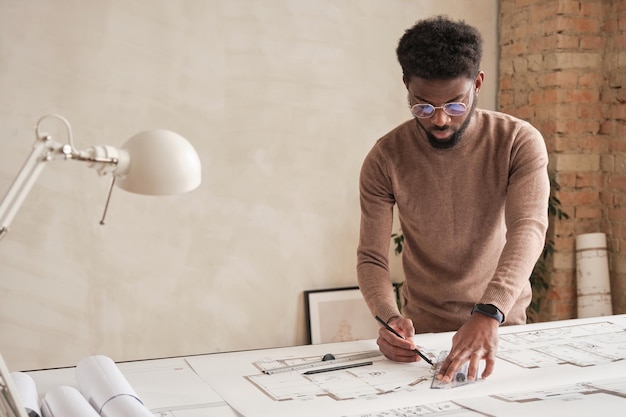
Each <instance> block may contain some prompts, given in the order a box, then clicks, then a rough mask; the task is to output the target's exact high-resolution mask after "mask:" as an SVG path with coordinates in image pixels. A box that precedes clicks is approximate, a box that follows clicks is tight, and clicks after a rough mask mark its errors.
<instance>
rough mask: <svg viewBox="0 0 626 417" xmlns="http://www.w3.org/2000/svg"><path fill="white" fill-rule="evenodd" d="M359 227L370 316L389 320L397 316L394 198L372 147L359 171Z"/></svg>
mask: <svg viewBox="0 0 626 417" xmlns="http://www.w3.org/2000/svg"><path fill="white" fill-rule="evenodd" d="M359 191H360V204H361V226H360V237H359V245H358V249H357V277H358V282H359V287H360V288H361V293H362V294H363V297H364V299H365V301H366V303H367V305H368V307H369V309H370V311H371V312H372V314H373V315H378V316H380V317H381V318H382V319H383V320H385V321H388V320H389V319H390V318H391V317H393V316H397V315H399V314H400V312H399V310H398V306H397V304H396V299H395V295H394V291H393V285H392V283H391V276H390V273H389V246H390V242H391V233H392V230H391V229H392V223H393V206H394V204H395V199H394V196H393V191H392V185H391V181H390V178H389V176H388V175H387V172H386V169H385V165H384V158H383V157H382V156H381V154H380V152H379V151H378V149H377V147H376V146H375V147H374V148H373V149H372V150H371V151H370V153H369V154H368V155H367V157H366V159H365V161H364V163H363V166H362V168H361V174H360V180H359Z"/></svg>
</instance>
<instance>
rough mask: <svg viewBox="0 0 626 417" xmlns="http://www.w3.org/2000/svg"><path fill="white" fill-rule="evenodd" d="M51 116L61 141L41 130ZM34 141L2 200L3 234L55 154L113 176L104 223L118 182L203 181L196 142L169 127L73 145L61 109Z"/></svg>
mask: <svg viewBox="0 0 626 417" xmlns="http://www.w3.org/2000/svg"><path fill="white" fill-rule="evenodd" d="M49 118H53V119H57V120H60V121H61V122H62V123H63V124H64V125H65V129H66V131H67V143H65V144H62V143H59V142H57V141H56V140H54V139H53V138H52V137H51V136H49V135H47V134H45V133H41V132H40V126H41V123H42V122H43V121H44V120H46V119H49ZM35 134H36V139H35V144H34V145H33V149H32V151H31V153H30V155H29V157H28V159H26V162H24V165H23V166H22V168H21V170H20V171H19V173H18V175H17V177H16V178H15V180H14V181H13V183H12V184H11V187H10V188H9V190H8V191H7V193H6V195H5V196H4V198H3V200H2V203H0V239H2V238H3V237H4V236H5V235H6V234H7V232H8V230H9V226H10V224H11V221H12V220H13V218H14V217H15V214H16V213H17V211H18V210H19V208H20V207H21V205H22V203H23V202H24V199H25V198H26V195H27V194H28V192H29V191H30V189H31V188H32V186H33V185H34V183H35V181H36V180H37V177H38V176H39V174H41V171H42V170H43V167H44V166H45V164H46V163H47V162H49V161H51V160H56V159H64V160H68V159H72V160H75V161H82V162H85V163H87V165H88V166H89V167H91V168H93V169H95V170H96V171H97V172H98V173H99V174H100V175H107V174H110V175H111V178H112V179H111V187H110V189H109V193H108V196H107V200H106V205H105V209H104V213H103V215H102V219H101V220H100V224H104V217H105V216H106V211H107V208H108V205H109V201H110V198H111V193H112V191H113V186H114V185H117V186H118V187H120V188H122V189H123V190H126V191H130V192H133V193H138V194H148V195H170V194H181V193H185V192H188V191H191V190H193V189H195V188H197V187H198V186H199V185H200V182H201V167H200V158H199V157H198V154H197V153H196V151H195V149H194V148H193V146H191V144H190V143H189V142H188V141H187V140H186V139H185V138H183V137H182V136H180V135H178V134H177V133H174V132H171V131H169V130H164V129H155V130H148V131H144V132H141V133H138V134H137V135H135V136H133V137H131V138H130V139H129V140H128V141H127V142H126V143H125V144H124V145H122V147H121V148H115V147H112V146H108V145H99V146H92V147H90V148H88V149H87V150H85V151H79V150H77V149H76V148H75V147H74V143H73V139H72V128H71V126H70V124H69V122H68V121H67V120H66V119H65V118H64V117H63V116H60V115H58V114H50V115H45V116H43V117H42V118H41V119H39V121H38V122H37V125H36V128H35Z"/></svg>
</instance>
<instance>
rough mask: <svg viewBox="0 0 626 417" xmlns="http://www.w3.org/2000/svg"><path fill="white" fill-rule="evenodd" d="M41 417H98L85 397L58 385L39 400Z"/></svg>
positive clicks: (74, 390)
mask: <svg viewBox="0 0 626 417" xmlns="http://www.w3.org/2000/svg"><path fill="white" fill-rule="evenodd" d="M41 412H42V413H43V417H100V416H99V415H98V413H97V412H96V410H95V409H94V408H93V407H92V406H91V405H89V403H88V402H87V400H86V399H85V397H83V396H82V394H81V393H80V392H79V391H78V390H77V389H76V388H73V387H69V386H66V385H59V386H57V387H54V388H52V389H51V390H50V391H48V392H47V393H46V395H45V396H44V397H43V399H42V400H41Z"/></svg>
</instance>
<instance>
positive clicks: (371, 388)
mask: <svg viewBox="0 0 626 417" xmlns="http://www.w3.org/2000/svg"><path fill="white" fill-rule="evenodd" d="M348 356H350V357H357V358H360V359H356V360H354V362H355V363H359V362H361V363H362V362H363V357H362V356H363V355H362V354H359V352H356V353H352V354H350V355H348ZM338 358H341V357H340V356H339V357H338ZM368 362H371V365H367V366H359V367H354V368H348V369H345V370H337V371H332V372H321V373H316V374H310V375H307V374H306V372H302V370H303V369H309V367H307V366H305V365H308V364H312V363H314V364H315V365H317V366H318V367H319V365H320V362H319V357H307V358H289V359H266V360H261V361H258V362H255V363H254V366H255V367H256V368H258V369H260V370H261V371H262V373H259V374H255V375H247V376H246V377H245V378H246V379H247V380H248V381H250V382H251V383H252V384H254V385H255V386H256V387H257V388H258V389H260V390H261V391H262V392H263V393H264V394H265V395H267V396H268V397H269V398H271V399H272V400H275V401H286V400H295V399H304V398H307V397H318V396H328V397H330V398H332V399H334V400H347V399H353V398H360V397H368V396H375V395H380V394H384V393H388V392H393V391H397V390H400V389H410V388H411V387H413V386H415V385H418V384H421V383H425V382H428V383H429V384H430V381H431V380H432V377H433V372H434V371H433V370H432V368H431V367H430V366H429V365H426V364H425V363H424V362H417V363H413V364H400V363H395V362H391V361H389V360H385V359H384V357H383V356H382V355H380V353H378V354H377V355H375V356H373V357H370V358H369V360H368ZM336 363H337V362H334V363H333V364H336ZM339 363H347V362H339ZM290 366H294V367H295V369H293V370H290V371H286V372H278V373H273V374H266V373H264V372H263V371H266V370H267V369H280V368H283V367H290ZM303 366H305V367H303Z"/></svg>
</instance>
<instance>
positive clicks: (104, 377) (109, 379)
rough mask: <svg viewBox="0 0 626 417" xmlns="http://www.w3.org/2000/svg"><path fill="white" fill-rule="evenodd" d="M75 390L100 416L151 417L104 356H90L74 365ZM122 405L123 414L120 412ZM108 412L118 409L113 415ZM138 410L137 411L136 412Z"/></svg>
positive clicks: (112, 363) (111, 362)
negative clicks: (123, 407)
mask: <svg viewBox="0 0 626 417" xmlns="http://www.w3.org/2000/svg"><path fill="white" fill-rule="evenodd" d="M76 382H77V385H78V389H79V390H80V392H81V393H82V394H83V396H84V397H85V398H86V399H87V401H89V404H91V406H92V407H93V408H95V409H96V411H98V413H99V414H100V415H102V416H107V415H108V416H113V415H115V416H120V417H121V416H133V417H134V416H138V417H143V416H150V417H152V414H151V413H150V412H149V411H148V409H147V408H146V407H145V406H144V405H143V402H142V401H141V400H140V399H139V397H138V396H137V393H136V392H135V390H134V389H133V387H132V386H131V385H130V383H129V382H128V381H127V380H126V378H125V377H124V375H123V374H122V372H121V371H120V370H119V368H118V367H117V365H115V362H113V360H112V359H111V358H109V357H107V356H102V355H96V356H89V357H87V358H85V359H83V360H81V361H80V362H79V363H78V365H76ZM122 397H124V400H120V399H121V398H122ZM122 406H125V407H126V410H125V411H124V412H121V411H119V410H120V407H122ZM109 409H115V410H117V413H116V414H114V413H113V412H112V410H111V411H109ZM138 410H139V411H138Z"/></svg>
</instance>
